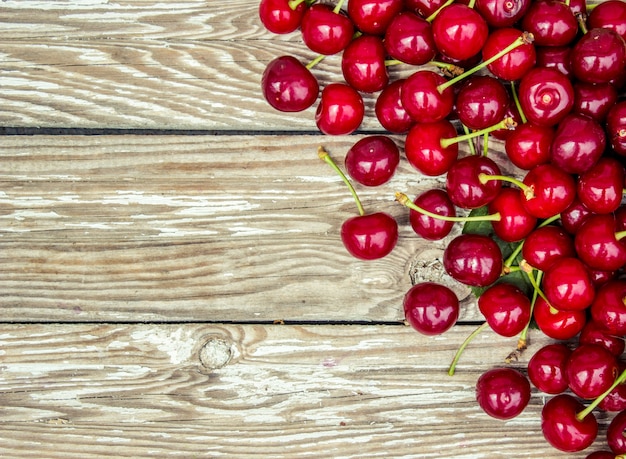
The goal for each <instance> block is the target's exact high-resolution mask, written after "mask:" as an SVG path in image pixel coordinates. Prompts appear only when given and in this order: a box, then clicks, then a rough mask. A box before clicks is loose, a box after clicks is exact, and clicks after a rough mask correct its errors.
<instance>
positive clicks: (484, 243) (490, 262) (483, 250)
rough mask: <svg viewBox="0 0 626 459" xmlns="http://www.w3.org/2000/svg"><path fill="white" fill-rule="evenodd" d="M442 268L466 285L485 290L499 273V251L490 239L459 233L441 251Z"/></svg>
mask: <svg viewBox="0 0 626 459" xmlns="http://www.w3.org/2000/svg"><path fill="white" fill-rule="evenodd" d="M443 266H444V269H445V270H446V272H447V273H448V274H449V275H450V276H451V277H452V278H454V279H456V280H457V281H459V282H461V283H463V284H465V285H469V286H473V287H486V286H488V285H491V284H493V283H494V282H495V281H496V280H498V279H499V278H500V275H501V274H502V268H503V260H502V252H501V251H500V248H499V247H498V244H497V243H496V242H495V241H494V240H493V239H492V238H490V237H489V236H485V235H482V234H461V235H459V236H456V237H455V238H454V239H452V241H450V244H448V246H447V247H446V249H445V250H444V253H443Z"/></svg>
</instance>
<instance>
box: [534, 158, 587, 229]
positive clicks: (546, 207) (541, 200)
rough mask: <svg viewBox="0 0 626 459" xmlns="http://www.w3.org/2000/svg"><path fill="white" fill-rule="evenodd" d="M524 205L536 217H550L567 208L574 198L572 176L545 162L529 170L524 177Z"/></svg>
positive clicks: (574, 190) (574, 184) (574, 188)
mask: <svg viewBox="0 0 626 459" xmlns="http://www.w3.org/2000/svg"><path fill="white" fill-rule="evenodd" d="M524 184H525V185H526V186H527V188H526V189H525V190H524V193H523V195H522V196H523V200H522V202H523V203H524V207H526V210H527V211H528V212H529V213H530V214H532V215H534V216H535V217H537V218H550V217H552V216H554V215H557V214H560V213H561V212H562V211H564V210H565V209H567V208H568V207H569V206H570V204H572V202H574V199H575V198H576V182H575V181H574V177H573V176H572V175H570V174H568V173H567V172H565V171H563V170H561V169H560V168H558V167H557V166H555V165H553V164H551V163H546V164H540V165H538V166H535V167H533V168H532V169H531V170H529V171H528V172H527V174H526V176H525V177H524Z"/></svg>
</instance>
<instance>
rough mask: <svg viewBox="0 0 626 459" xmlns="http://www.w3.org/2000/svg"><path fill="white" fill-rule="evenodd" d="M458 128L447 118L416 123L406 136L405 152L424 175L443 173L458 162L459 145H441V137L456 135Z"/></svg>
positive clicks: (411, 162) (412, 163) (447, 137)
mask: <svg viewBox="0 0 626 459" xmlns="http://www.w3.org/2000/svg"><path fill="white" fill-rule="evenodd" d="M456 135H457V134H456V128H455V127H454V125H453V124H452V123H451V122H450V121H448V120H447V119H442V120H440V121H436V122H433V123H416V124H414V125H413V126H412V127H411V129H410V130H409V133H408V134H407V136H406V140H405V145H404V152H405V155H406V157H407V160H408V161H409V164H411V165H412V166H413V167H414V168H415V169H417V170H418V171H420V172H421V173H422V174H424V175H428V176H433V177H434V176H437V175H442V174H444V173H446V172H448V170H449V169H450V167H451V166H452V165H453V164H455V163H456V160H457V157H458V153H459V146H458V144H457V143H452V144H451V145H449V146H447V147H443V146H442V145H441V139H449V138H453V137H455V136H456Z"/></svg>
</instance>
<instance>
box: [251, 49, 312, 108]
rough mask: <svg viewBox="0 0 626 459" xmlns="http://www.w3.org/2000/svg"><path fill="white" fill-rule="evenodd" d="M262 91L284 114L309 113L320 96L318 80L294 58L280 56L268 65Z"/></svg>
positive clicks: (268, 100) (262, 82) (264, 74)
mask: <svg viewBox="0 0 626 459" xmlns="http://www.w3.org/2000/svg"><path fill="white" fill-rule="evenodd" d="M261 89H262V91H263V96H264V97H265V100H267V102H268V103H269V104H270V105H271V106H272V107H274V108H275V109H276V110H280V111H281V112H300V111H302V110H306V109H307V108H309V107H310V106H311V105H313V104H314V103H315V101H316V100H317V96H318V94H319V84H318V82H317V79H316V78H315V77H314V76H313V74H312V73H311V71H310V70H309V69H308V68H306V67H305V66H304V65H303V64H302V63H301V62H300V61H298V60H297V59H296V58H295V57H293V56H280V57H277V58H275V59H274V60H272V61H271V62H270V63H269V64H268V65H267V67H266V68H265V70H264V72H263V76H262V78H261Z"/></svg>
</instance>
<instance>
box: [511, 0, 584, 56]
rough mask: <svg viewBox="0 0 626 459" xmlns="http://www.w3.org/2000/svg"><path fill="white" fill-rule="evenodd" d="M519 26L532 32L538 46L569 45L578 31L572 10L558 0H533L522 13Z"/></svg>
mask: <svg viewBox="0 0 626 459" xmlns="http://www.w3.org/2000/svg"><path fill="white" fill-rule="evenodd" d="M521 26H522V28H523V29H524V30H526V31H528V32H530V33H532V34H533V37H535V44H537V45H538V46H565V45H569V44H570V43H572V42H573V41H574V39H575V38H576V34H577V33H578V21H577V20H576V16H574V12H573V11H572V10H571V9H570V8H569V6H568V5H566V4H565V3H564V2H562V1H559V0H535V1H533V2H532V3H531V4H530V6H529V7H528V9H527V10H526V12H525V13H524V17H523V18H522V21H521Z"/></svg>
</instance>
